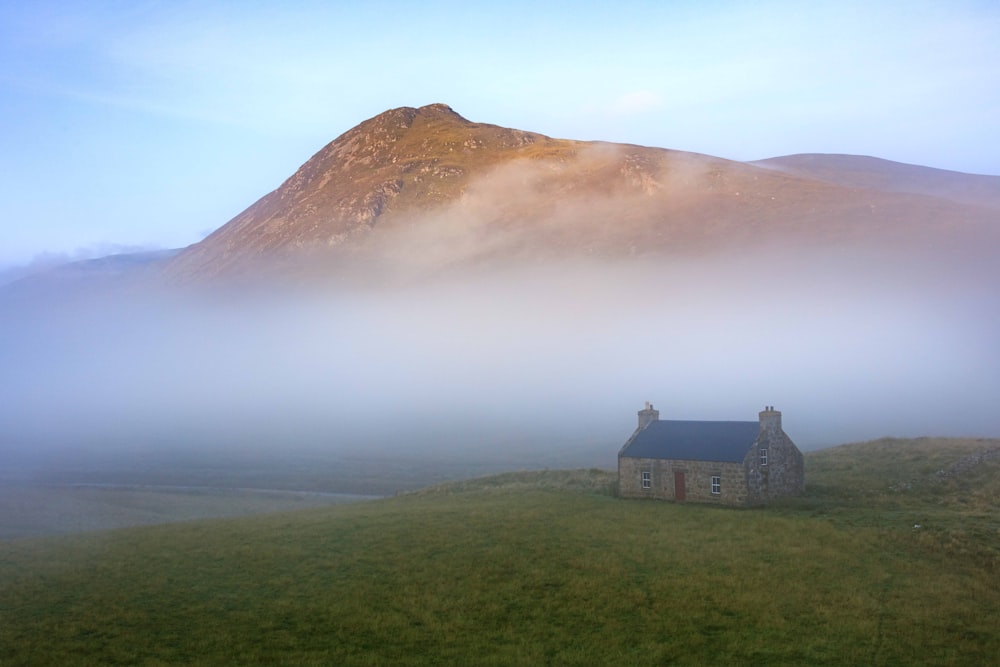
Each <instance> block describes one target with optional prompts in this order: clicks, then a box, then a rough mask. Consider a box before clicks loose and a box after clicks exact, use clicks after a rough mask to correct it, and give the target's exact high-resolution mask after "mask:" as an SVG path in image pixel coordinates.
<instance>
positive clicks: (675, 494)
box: [618, 402, 805, 506]
mask: <svg viewBox="0 0 1000 667" xmlns="http://www.w3.org/2000/svg"><path fill="white" fill-rule="evenodd" d="M804 488H805V466H804V464H803V460H802V452H800V451H799V448H798V447H796V446H795V443H793V442H792V440H791V438H789V437H788V436H787V435H786V434H785V432H784V431H783V430H782V429H781V413H780V412H778V411H777V410H775V409H774V407H773V406H768V407H765V408H764V410H762V411H761V412H760V414H759V420H758V421H739V422H737V421H675V420H664V421H661V420H660V412H659V410H655V409H653V406H652V405H651V404H650V403H649V402H647V403H646V407H645V409H643V410H640V411H639V426H638V428H636V430H635V432H634V433H632V436H631V437H630V438H629V439H628V441H627V442H626V443H625V444H624V445H623V446H622V448H621V450H619V452H618V494H619V495H620V496H621V497H623V498H659V499H661V500H675V501H679V502H683V501H694V502H702V503H717V504H720V505H735V506H745V505H760V504H763V503H766V502H767V501H769V500H771V499H774V498H778V497H780V496H791V495H799V494H801V493H802V492H803V490H804Z"/></svg>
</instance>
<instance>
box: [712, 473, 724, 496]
mask: <svg viewBox="0 0 1000 667" xmlns="http://www.w3.org/2000/svg"><path fill="white" fill-rule="evenodd" d="M712 493H713V494H715V495H719V494H720V493H722V476H721V475H712Z"/></svg>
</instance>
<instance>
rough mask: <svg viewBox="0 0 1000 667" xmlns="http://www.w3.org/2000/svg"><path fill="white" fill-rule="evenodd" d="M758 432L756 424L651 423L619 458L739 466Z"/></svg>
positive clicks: (628, 444) (757, 423)
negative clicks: (722, 463)
mask: <svg viewBox="0 0 1000 667" xmlns="http://www.w3.org/2000/svg"><path fill="white" fill-rule="evenodd" d="M759 432H760V423H759V422H699V421H672V420H664V421H655V422H650V424H649V425H648V426H646V428H644V429H642V430H641V431H639V432H638V433H636V434H635V435H634V436H633V437H632V439H631V440H630V441H629V442H627V443H626V444H625V447H623V448H622V451H621V455H622V456H627V457H629V458H637V459H682V460H685V461H733V462H736V463H740V462H742V461H743V457H744V456H745V455H746V453H747V450H749V449H750V445H752V444H753V443H754V441H755V440H756V439H757V434H758V433H759Z"/></svg>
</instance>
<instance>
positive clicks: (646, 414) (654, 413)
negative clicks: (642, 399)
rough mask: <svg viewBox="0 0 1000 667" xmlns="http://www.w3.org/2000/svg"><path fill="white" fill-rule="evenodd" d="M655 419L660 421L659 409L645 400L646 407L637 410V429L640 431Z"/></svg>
mask: <svg viewBox="0 0 1000 667" xmlns="http://www.w3.org/2000/svg"><path fill="white" fill-rule="evenodd" d="M655 421H660V411H659V410H654V409H653V404H652V403H650V402H649V401H646V407H645V408H644V409H642V410H639V430H640V431H641V430H642V429H644V428H646V427H647V426H649V424H650V423H652V422H655Z"/></svg>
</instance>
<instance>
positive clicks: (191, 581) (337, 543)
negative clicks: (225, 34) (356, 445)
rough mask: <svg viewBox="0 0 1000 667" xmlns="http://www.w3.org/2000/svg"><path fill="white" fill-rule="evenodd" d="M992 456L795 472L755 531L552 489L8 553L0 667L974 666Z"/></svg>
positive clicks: (994, 630)
mask: <svg viewBox="0 0 1000 667" xmlns="http://www.w3.org/2000/svg"><path fill="white" fill-rule="evenodd" d="M998 447H1000V441H940V440H935V441H931V440H917V441H888V440H887V441H879V442H876V443H866V444H860V445H850V446H846V447H841V448H836V449H832V450H825V451H821V452H815V453H812V454H810V455H808V458H807V465H808V476H809V483H808V490H807V495H806V497H804V498H802V499H797V500H795V501H792V502H788V503H786V504H783V505H781V506H780V507H772V508H769V509H765V510H729V509H721V508H716V507H705V506H696V505H675V504H670V503H662V502H646V501H626V500H619V499H617V498H615V497H614V496H613V494H612V490H613V483H614V477H613V475H612V474H610V473H608V472H605V471H599V470H590V471H551V472H536V473H510V474H507V475H501V476H497V477H491V478H484V479H481V480H473V481H469V482H464V483H459V484H449V485H442V486H438V487H434V488H431V489H425V490H423V491H420V492H415V493H411V494H406V495H401V496H398V497H395V498H390V499H385V500H380V501H373V502H368V503H361V504H355V505H343V506H337V507H331V508H322V509H313V510H305V511H300V512H296V513H288V514H273V515H268V516H264V517H257V518H245V519H227V520H214V521H202V522H192V523H187V524H177V525H169V526H155V527H143V528H132V529H126V530H120V531H116V532H111V533H90V534H81V535H76V536H71V537H62V538H46V539H32V540H17V541H8V542H4V543H0V664H5V665H6V664H93V663H102V664H135V663H140V664H168V663H179V662H185V663H193V664H294V665H308V664H317V665H318V664H340V665H377V664H478V665H489V664H532V665H534V664H580V665H591V664H668V663H677V664H710V663H714V664H809V665H824V664H827V665H843V664H867V665H879V664H893V665H895V664H942V665H943V664H948V665H954V664H970V665H972V664H975V665H982V664H991V663H992V662H993V661H995V657H996V655H998V654H1000V629H998V627H997V624H996V619H997V618H998V615H1000V586H998V583H997V573H998V569H1000V568H998V565H1000V519H998V514H997V509H998V507H997V505H998V500H997V499H998V498H1000V457H997V456H995V455H994V454H989V452H993V451H994V450H996V449H997V448H998ZM984 453H987V454H986V455H984ZM956 464H957V465H956ZM939 471H945V474H943V475H939V474H938V472H939ZM917 523H919V524H920V526H921V527H920V528H915V527H914V524H917Z"/></svg>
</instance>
